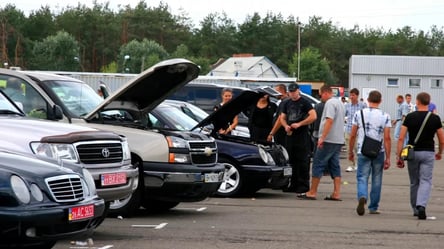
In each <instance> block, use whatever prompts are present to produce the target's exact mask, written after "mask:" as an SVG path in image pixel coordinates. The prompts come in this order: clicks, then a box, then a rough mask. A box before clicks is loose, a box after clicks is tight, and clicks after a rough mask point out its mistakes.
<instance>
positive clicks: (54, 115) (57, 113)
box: [48, 105, 63, 120]
mask: <svg viewBox="0 0 444 249" xmlns="http://www.w3.org/2000/svg"><path fill="white" fill-rule="evenodd" d="M50 110H51V113H48V119H49V120H61V119H63V110H62V108H61V107H60V106H58V105H54V106H53V107H52V108H51V109H50Z"/></svg>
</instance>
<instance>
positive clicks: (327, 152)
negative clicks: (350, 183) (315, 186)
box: [311, 142, 342, 178]
mask: <svg viewBox="0 0 444 249" xmlns="http://www.w3.org/2000/svg"><path fill="white" fill-rule="evenodd" d="M341 148H342V144H333V143H326V142H324V144H323V146H322V147H321V148H317V149H316V153H315V155H314V157H313V167H312V173H311V174H312V176H313V177H317V178H321V177H322V176H323V175H324V170H325V169H329V170H330V175H331V177H332V178H335V177H341V166H340V165H339V154H340V153H341Z"/></svg>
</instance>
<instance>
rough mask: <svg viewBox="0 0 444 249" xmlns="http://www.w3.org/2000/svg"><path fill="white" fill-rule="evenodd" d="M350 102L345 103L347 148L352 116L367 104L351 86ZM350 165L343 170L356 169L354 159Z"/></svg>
mask: <svg viewBox="0 0 444 249" xmlns="http://www.w3.org/2000/svg"><path fill="white" fill-rule="evenodd" d="M349 98H350V102H349V103H346V104H345V117H346V123H345V145H346V148H348V146H347V145H348V143H349V141H350V132H351V129H352V119H353V116H354V115H355V113H356V112H357V111H360V110H362V109H364V108H365V107H367V105H366V104H365V102H360V101H359V90H358V89H357V88H353V89H351V90H350V96H349ZM353 151H354V153H355V155H356V154H357V153H356V146H355V147H354V150H353ZM349 153H350V151H347V154H349ZM350 162H351V165H350V166H348V167H347V169H346V170H345V171H346V172H353V171H355V170H356V169H357V167H356V161H355V160H353V161H350Z"/></svg>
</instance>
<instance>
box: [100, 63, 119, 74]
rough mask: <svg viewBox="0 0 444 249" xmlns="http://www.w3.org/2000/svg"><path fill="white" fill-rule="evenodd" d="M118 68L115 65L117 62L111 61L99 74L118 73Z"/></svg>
mask: <svg viewBox="0 0 444 249" xmlns="http://www.w3.org/2000/svg"><path fill="white" fill-rule="evenodd" d="M118 69H119V66H118V65H117V62H115V61H113V62H111V63H109V64H108V65H105V66H103V67H102V68H101V69H100V72H102V73H118Z"/></svg>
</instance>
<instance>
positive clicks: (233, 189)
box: [216, 159, 243, 197]
mask: <svg viewBox="0 0 444 249" xmlns="http://www.w3.org/2000/svg"><path fill="white" fill-rule="evenodd" d="M219 162H220V163H222V164H224V166H225V174H224V179H223V180H222V184H221V185H220V187H219V189H218V190H217V193H216V195H218V196H225V197H229V196H236V195H240V194H241V192H242V191H241V188H242V183H243V181H242V172H241V171H240V169H239V167H238V166H237V165H236V164H234V163H232V162H230V161H229V160H226V159H221V160H219Z"/></svg>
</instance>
